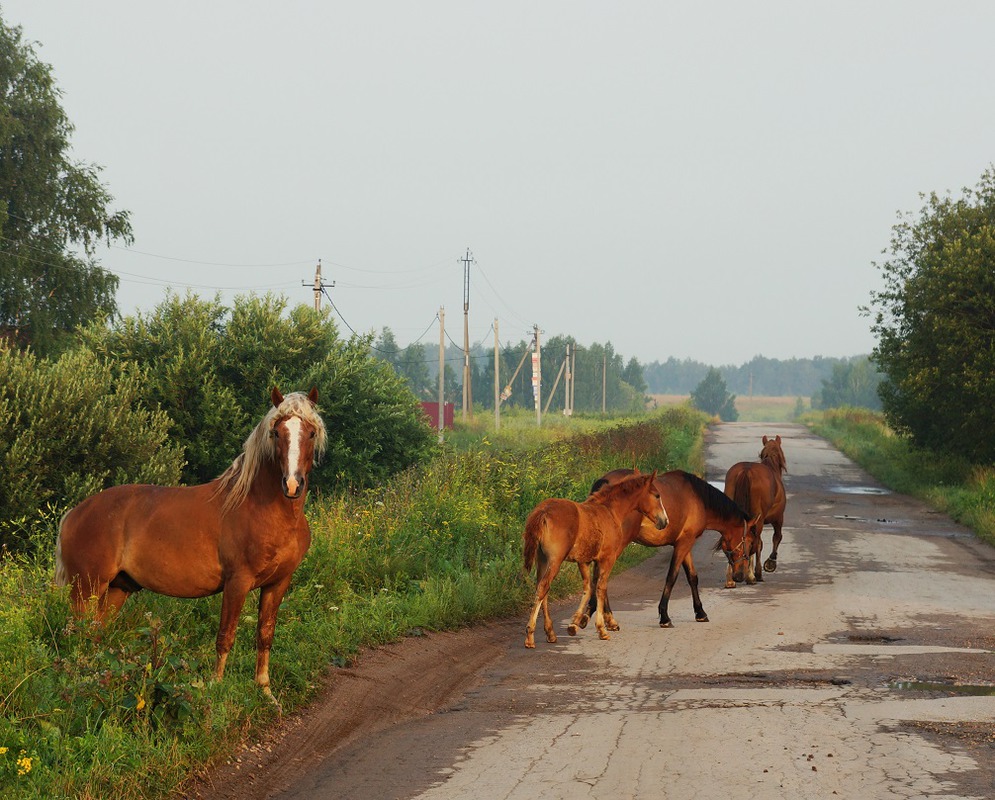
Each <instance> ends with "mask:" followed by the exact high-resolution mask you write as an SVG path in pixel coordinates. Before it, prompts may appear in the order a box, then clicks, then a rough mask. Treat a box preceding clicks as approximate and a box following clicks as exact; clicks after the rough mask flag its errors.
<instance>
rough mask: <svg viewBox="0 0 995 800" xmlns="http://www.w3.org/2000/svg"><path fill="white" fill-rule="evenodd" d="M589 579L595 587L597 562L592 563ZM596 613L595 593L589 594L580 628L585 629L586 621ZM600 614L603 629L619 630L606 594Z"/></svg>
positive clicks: (596, 598) (596, 600)
mask: <svg viewBox="0 0 995 800" xmlns="http://www.w3.org/2000/svg"><path fill="white" fill-rule="evenodd" d="M591 579H592V580H593V582H594V584H593V585H595V586H596V585H597V583H598V562H597V561H595V562H594V570H593V572H592V573H591ZM597 611H598V597H597V593H592V594H591V599H590V600H588V602H587V613H586V614H585V615H584V616H582V617H581V618H580V627H582V628H586V627H587V621H588V620H589V619H590V618H591V617H593V616H594V615H595V613H597ZM601 613H602V614H604V617H605V627H606V628H608V630H610V631H617V630H619V629H620V626H619V624H618V620H616V619H615V615H614V614H612V604H611V598H609V597H608V595H607V594H606V595H605V606H604V608H602V609H601Z"/></svg>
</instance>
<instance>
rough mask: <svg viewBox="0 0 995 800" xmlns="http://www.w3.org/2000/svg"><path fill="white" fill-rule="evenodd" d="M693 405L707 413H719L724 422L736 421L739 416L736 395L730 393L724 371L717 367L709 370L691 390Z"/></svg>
mask: <svg viewBox="0 0 995 800" xmlns="http://www.w3.org/2000/svg"><path fill="white" fill-rule="evenodd" d="M691 405H693V406H694V407H695V408H697V409H700V410H701V411H704V412H705V413H706V414H711V415H713V416H715V415H718V417H719V419H721V420H723V421H724V422H734V421H735V420H737V419H738V418H739V412H738V411H736V395H734V394H729V392H728V391H727V390H726V382H725V380H723V378H722V373H721V372H719V371H718V370H717V369H715V367H712V368H711V369H709V370H708V374H707V375H705V377H704V378H703V379H702V381H701V383H699V384H698V385H697V386H696V387H695V390H694V391H693V392H691Z"/></svg>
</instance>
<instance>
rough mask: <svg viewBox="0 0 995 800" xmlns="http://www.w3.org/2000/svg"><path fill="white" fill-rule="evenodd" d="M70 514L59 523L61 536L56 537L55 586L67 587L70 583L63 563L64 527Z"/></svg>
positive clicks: (65, 515) (63, 516)
mask: <svg viewBox="0 0 995 800" xmlns="http://www.w3.org/2000/svg"><path fill="white" fill-rule="evenodd" d="M67 516H68V512H67V513H66V514H63V515H62V519H61V520H60V521H59V535H58V536H56V537H55V585H56V586H65V585H66V584H67V583H69V572H68V570H67V569H66V565H65V563H63V561H62V526H63V525H65V524H66V517H67Z"/></svg>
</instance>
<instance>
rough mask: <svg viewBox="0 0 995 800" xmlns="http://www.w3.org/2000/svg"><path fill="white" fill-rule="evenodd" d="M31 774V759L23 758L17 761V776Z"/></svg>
mask: <svg viewBox="0 0 995 800" xmlns="http://www.w3.org/2000/svg"><path fill="white" fill-rule="evenodd" d="M29 772H31V759H30V758H29V757H28V756H21V757H20V758H19V759H17V774H18V775H27V774H28V773H29Z"/></svg>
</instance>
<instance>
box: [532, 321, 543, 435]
mask: <svg viewBox="0 0 995 800" xmlns="http://www.w3.org/2000/svg"><path fill="white" fill-rule="evenodd" d="M532 329H533V330H534V331H535V352H533V353H532V393H533V394H534V395H535V400H536V425H537V426H538V425H542V348H541V346H540V344H539V326H538V325H533V326H532Z"/></svg>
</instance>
